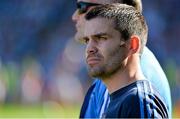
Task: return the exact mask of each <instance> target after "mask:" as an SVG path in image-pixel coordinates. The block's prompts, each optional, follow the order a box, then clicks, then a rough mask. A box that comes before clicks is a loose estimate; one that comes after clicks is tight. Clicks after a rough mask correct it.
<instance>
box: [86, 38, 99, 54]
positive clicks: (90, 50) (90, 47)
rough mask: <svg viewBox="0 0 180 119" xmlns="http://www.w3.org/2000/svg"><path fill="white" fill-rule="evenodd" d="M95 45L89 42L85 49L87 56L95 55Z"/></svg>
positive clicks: (91, 41) (96, 49)
mask: <svg viewBox="0 0 180 119" xmlns="http://www.w3.org/2000/svg"><path fill="white" fill-rule="evenodd" d="M96 45H97V44H96V43H95V42H94V41H93V40H89V42H88V44H87V47H86V49H87V50H86V51H87V54H88V55H90V54H95V53H97V51H98V48H97V46H96Z"/></svg>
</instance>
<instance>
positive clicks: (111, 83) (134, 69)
mask: <svg viewBox="0 0 180 119" xmlns="http://www.w3.org/2000/svg"><path fill="white" fill-rule="evenodd" d="M128 60H129V61H128ZM128 60H127V63H126V64H125V67H124V68H123V69H120V70H118V71H117V72H116V73H115V74H113V75H112V76H110V77H108V78H105V79H103V82H104V83H105V84H106V86H107V88H108V90H109V93H110V94H111V93H113V92H115V91H116V90H118V89H120V88H123V87H125V86H127V85H129V84H131V83H133V82H135V81H137V80H140V79H144V75H143V73H142V71H141V67H140V63H139V58H136V57H133V56H132V57H131V58H129V59H128ZM130 60H131V61H130Z"/></svg>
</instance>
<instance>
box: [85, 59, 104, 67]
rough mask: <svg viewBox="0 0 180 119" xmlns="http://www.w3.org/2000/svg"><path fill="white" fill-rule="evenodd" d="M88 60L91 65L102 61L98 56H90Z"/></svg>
mask: <svg viewBox="0 0 180 119" xmlns="http://www.w3.org/2000/svg"><path fill="white" fill-rule="evenodd" d="M86 61H87V64H88V65H89V66H94V65H96V64H98V63H99V62H100V61H101V59H100V58H97V57H89V58H87V60H86Z"/></svg>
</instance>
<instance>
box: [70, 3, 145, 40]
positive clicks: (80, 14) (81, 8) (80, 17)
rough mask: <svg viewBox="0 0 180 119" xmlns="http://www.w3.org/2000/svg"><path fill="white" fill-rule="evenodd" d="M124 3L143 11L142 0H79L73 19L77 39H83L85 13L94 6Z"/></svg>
mask: <svg viewBox="0 0 180 119" xmlns="http://www.w3.org/2000/svg"><path fill="white" fill-rule="evenodd" d="M111 3H123V4H127V5H130V6H133V7H135V8H136V9H137V10H139V11H142V2H141V0H77V10H76V11H75V12H74V14H73V15H72V20H73V21H74V22H75V23H76V30H77V32H76V34H75V39H76V40H77V41H81V38H82V37H83V34H84V23H85V19H84V15H85V14H86V13H87V12H88V11H89V9H91V8H92V7H94V6H97V5H101V4H111Z"/></svg>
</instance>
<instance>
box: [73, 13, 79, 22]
mask: <svg viewBox="0 0 180 119" xmlns="http://www.w3.org/2000/svg"><path fill="white" fill-rule="evenodd" d="M78 19H79V14H78V10H76V11H75V12H74V13H73V15H72V20H73V21H74V22H77V21H78Z"/></svg>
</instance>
